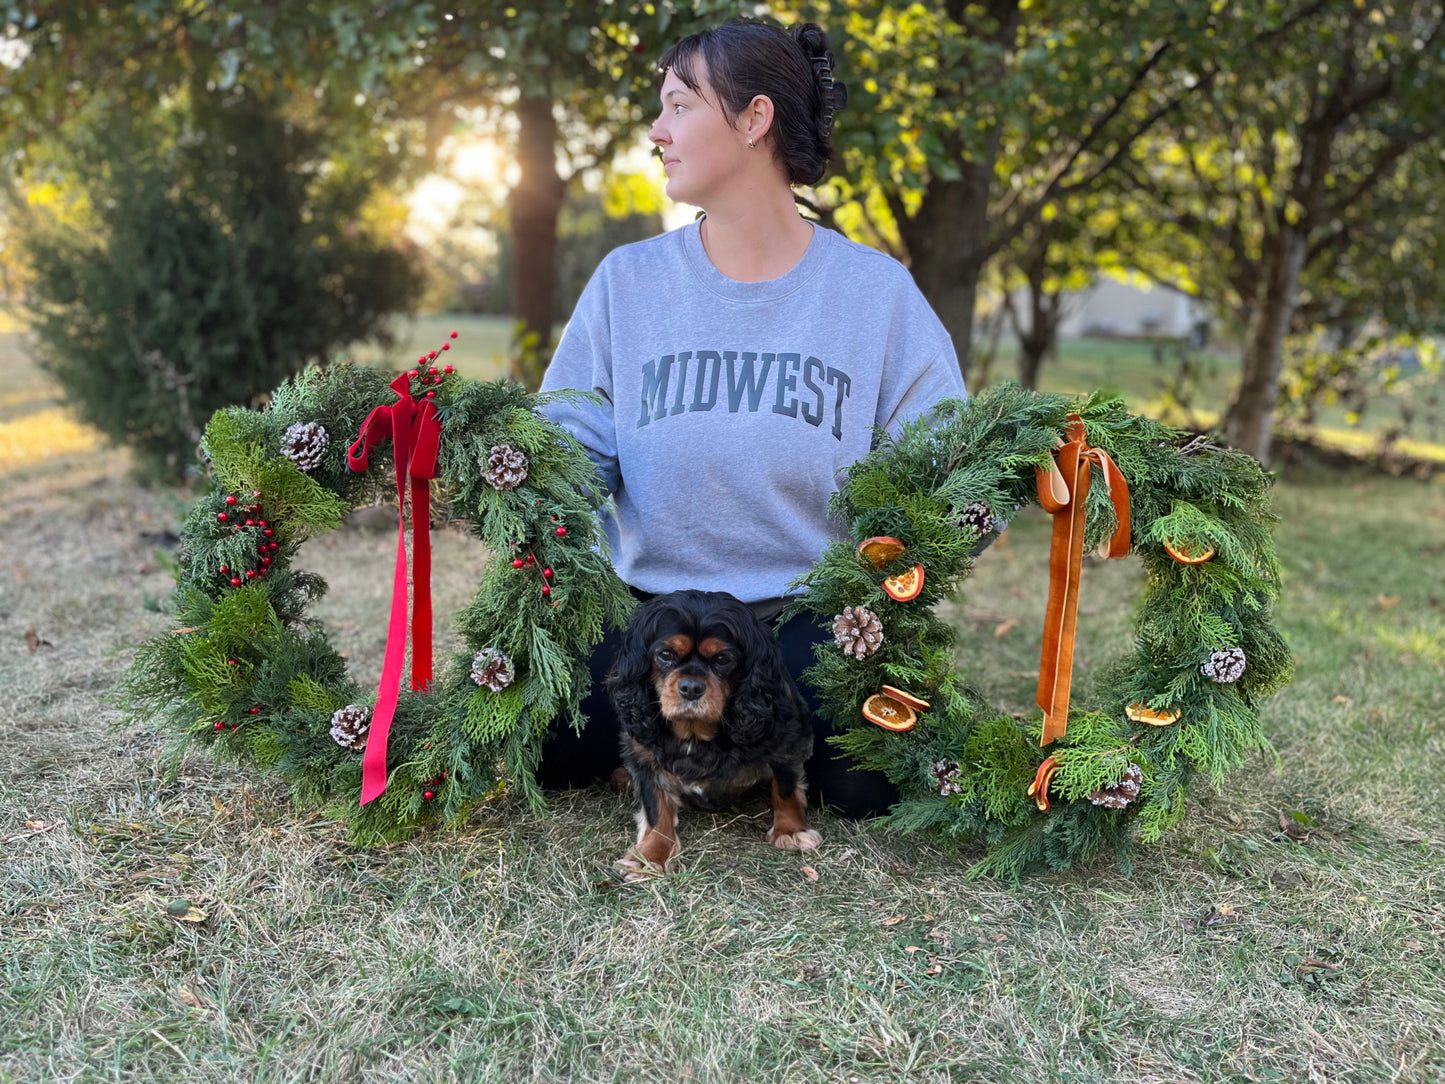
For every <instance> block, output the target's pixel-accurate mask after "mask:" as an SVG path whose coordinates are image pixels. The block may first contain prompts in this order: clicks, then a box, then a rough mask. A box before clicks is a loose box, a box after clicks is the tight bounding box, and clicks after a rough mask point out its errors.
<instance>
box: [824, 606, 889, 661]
mask: <svg viewBox="0 0 1445 1084" xmlns="http://www.w3.org/2000/svg"><path fill="white" fill-rule="evenodd" d="M833 639H834V640H835V641H837V644H838V646H839V647H840V648H842V649H843V654H845V655H850V656H852V657H853V658H855V659H866V658H867V657H868V656H869V655H871V654H873V652H875V651H877V650H878V648H879V646H880V645H881V644H882V643H883V622H882V621H880V620H879V619H878V615H877V614H875V613H874V612H873V611H872V610H870V609H867V608H866V607H863V606H844V607H843V612H842V613H840V614H839V615H838V616H837V617H835V618H833Z"/></svg>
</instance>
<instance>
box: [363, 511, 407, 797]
mask: <svg viewBox="0 0 1445 1084" xmlns="http://www.w3.org/2000/svg"><path fill="white" fill-rule="evenodd" d="M405 661H406V524H405V521H404V520H402V521H400V522H398V524H397V535H396V568H395V571H394V572H393V574H392V581H391V622H390V624H389V625H388V626H387V631H386V656H385V660H384V661H383V663H382V667H381V684H380V685H379V686H378V687H377V690H376V708H375V710H373V711H372V713H371V728H370V729H369V730H368V731H367V735H366V752H365V754H364V755H363V756H362V758H361V804H362V805H365V804H366V803H367V802H369V801H371V800H372V799H373V798H377V797H379V796H380V795H381V793H382V791H384V790H386V739H387V735H388V734H390V733H391V721H392V719H393V718H395V716H396V701H397V697H398V696H399V695H400V692H401V671H402V666H403V664H404V663H405Z"/></svg>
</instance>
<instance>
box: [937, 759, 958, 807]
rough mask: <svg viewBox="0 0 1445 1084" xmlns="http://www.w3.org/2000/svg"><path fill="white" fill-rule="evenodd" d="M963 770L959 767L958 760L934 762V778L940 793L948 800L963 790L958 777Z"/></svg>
mask: <svg viewBox="0 0 1445 1084" xmlns="http://www.w3.org/2000/svg"><path fill="white" fill-rule="evenodd" d="M962 774H963V770H962V769H961V768H960V767H959V766H958V761H956V760H935V761H934V762H933V778H934V781H935V782H936V783H937V784H938V793H939V794H941V795H942V796H943V797H945V798H947V797H948V796H949V795H950V794H957V793H958V792H959V791H961V790H962V789H963V786H962V785H961V784H960V783H959V781H958V777H959V776H960V775H962Z"/></svg>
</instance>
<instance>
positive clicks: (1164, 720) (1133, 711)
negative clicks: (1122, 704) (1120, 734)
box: [1124, 700, 1179, 726]
mask: <svg viewBox="0 0 1445 1084" xmlns="http://www.w3.org/2000/svg"><path fill="white" fill-rule="evenodd" d="M1124 714H1125V715H1127V716H1128V717H1129V718H1130V719H1132V720H1134V722H1136V723H1145V724H1147V725H1148V726H1168V725H1169V724H1170V723H1177V722H1178V721H1179V712H1177V711H1175V710H1174V709H1173V708H1170V709H1168V710H1165V711H1158V710H1156V709H1155V708H1151V707H1148V706H1147V705H1146V704H1145V703H1144V702H1143V701H1142V700H1141V701H1140V702H1139V703H1137V704H1130V705H1129V706H1128V707H1127V708H1125V709H1124Z"/></svg>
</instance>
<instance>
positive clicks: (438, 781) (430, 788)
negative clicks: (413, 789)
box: [421, 772, 447, 802]
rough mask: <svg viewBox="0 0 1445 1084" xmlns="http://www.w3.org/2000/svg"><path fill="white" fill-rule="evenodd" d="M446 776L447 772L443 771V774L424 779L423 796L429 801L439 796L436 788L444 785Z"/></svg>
mask: <svg viewBox="0 0 1445 1084" xmlns="http://www.w3.org/2000/svg"><path fill="white" fill-rule="evenodd" d="M446 777H447V773H446V772H442V774H441V775H439V776H437V777H436V778H435V779H423V780H422V785H421V796H422V798H423V799H425V800H426V801H428V802H429V801H431V800H432V799H433V798H435V797H436V796H437V792H436V788H437V787H439V786H441V785H442V780H443V779H445V778H446Z"/></svg>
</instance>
